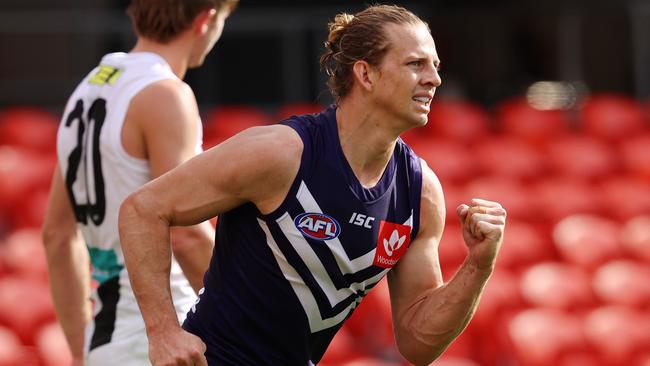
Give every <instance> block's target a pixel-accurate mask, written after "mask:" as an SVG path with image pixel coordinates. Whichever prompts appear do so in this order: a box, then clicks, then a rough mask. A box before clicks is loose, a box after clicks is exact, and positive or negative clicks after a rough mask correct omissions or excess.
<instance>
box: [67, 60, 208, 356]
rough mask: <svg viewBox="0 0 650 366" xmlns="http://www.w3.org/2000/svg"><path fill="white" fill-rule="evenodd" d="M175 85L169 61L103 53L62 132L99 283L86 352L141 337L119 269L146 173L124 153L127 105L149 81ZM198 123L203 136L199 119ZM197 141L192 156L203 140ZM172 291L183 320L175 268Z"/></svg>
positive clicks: (142, 163)
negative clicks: (123, 237)
mask: <svg viewBox="0 0 650 366" xmlns="http://www.w3.org/2000/svg"><path fill="white" fill-rule="evenodd" d="M175 78H177V77H176V75H175V74H174V73H173V72H172V70H171V68H170V67H169V65H168V64H167V63H166V61H165V60H164V59H163V58H161V57H160V56H158V55H156V54H154V53H144V52H143V53H131V54H127V53H121V52H120V53H111V54H108V55H106V56H104V57H103V58H102V60H101V62H100V64H99V66H97V67H96V68H95V69H93V70H92V71H91V72H90V74H88V76H86V77H85V78H84V79H83V80H82V82H81V83H80V84H79V86H78V87H77V88H76V89H75V91H74V92H73V94H72V95H71V97H70V98H69V100H68V103H67V105H66V108H65V112H64V115H63V118H62V121H61V124H60V126H59V131H58V137H57V154H58V161H59V166H60V168H61V174H62V176H63V180H64V182H65V184H66V187H67V190H68V195H69V197H70V200H71V203H72V206H73V208H74V210H75V215H76V217H77V222H78V227H79V228H80V230H81V232H82V234H83V238H84V240H85V242H86V245H87V247H88V251H89V254H90V259H91V262H92V265H93V272H92V274H93V278H94V279H95V280H96V281H98V282H99V288H98V290H97V292H96V293H95V294H94V295H93V296H94V297H96V300H97V301H98V302H97V306H96V314H95V321H94V323H93V324H91V327H94V329H91V330H90V331H89V332H90V333H92V336H91V339H89V340H88V343H89V344H88V346H89V347H90V350H92V349H94V348H95V347H99V346H101V345H104V344H106V343H109V342H110V341H111V339H119V338H120V337H128V336H131V335H133V334H134V333H137V332H144V323H143V321H142V319H141V318H142V317H141V315H140V312H139V309H138V305H137V303H136V301H135V297H134V295H133V291H132V289H131V286H130V283H129V279H128V275H127V273H126V268H125V266H124V258H123V255H122V250H121V248H120V242H119V233H118V222H117V221H118V213H119V208H120V205H121V203H122V202H123V201H124V199H125V198H126V197H127V196H128V195H129V194H130V193H131V192H133V191H135V190H136V189H137V188H138V187H140V186H142V185H143V184H145V183H147V182H148V181H150V180H151V173H150V167H149V162H148V161H147V160H143V159H138V158H135V157H132V156H130V155H129V154H128V153H127V152H126V151H125V150H124V147H123V145H122V142H121V132H122V126H123V124H124V119H125V116H126V113H127V110H128V107H129V103H130V102H131V100H132V98H133V97H134V96H135V95H136V94H137V93H138V92H140V91H141V90H142V89H144V88H145V87H147V86H148V85H150V84H152V83H154V82H157V81H160V80H164V79H175ZM151 108H156V106H155V105H152V106H151ZM197 124H198V125H199V131H201V129H200V126H201V122H200V119H199V118H198V117H197ZM198 141H199V143H198V146H197V152H199V151H200V149H201V147H200V146H201V138H200V136H199V139H198ZM170 148H173V147H170ZM171 289H172V296H173V298H174V301H175V306H176V311H177V313H178V314H179V317H184V316H185V313H186V312H187V310H188V309H189V307H190V306H191V304H192V303H193V302H194V301H195V299H196V297H195V295H194V292H193V291H192V289H191V287H190V285H189V283H188V281H187V280H186V279H185V277H183V275H182V271H181V269H180V267H179V265H178V264H177V262H176V261H173V262H172V272H171ZM142 336H143V337H144V334H142ZM145 352H146V350H145Z"/></svg>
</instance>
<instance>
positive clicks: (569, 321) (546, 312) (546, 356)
mask: <svg viewBox="0 0 650 366" xmlns="http://www.w3.org/2000/svg"><path fill="white" fill-rule="evenodd" d="M508 334H509V336H510V341H511V342H512V344H513V347H514V352H515V354H516V357H517V362H516V363H514V364H516V365H519V366H550V365H557V364H558V363H559V361H560V360H561V359H562V358H563V356H565V355H567V354H574V353H577V352H583V351H584V350H585V348H586V342H585V338H584V336H583V334H582V324H581V321H580V319H579V318H578V317H576V316H573V315H570V314H567V313H564V312H561V311H558V310H555V309H549V308H540V309H529V310H524V311H522V312H520V313H519V314H517V315H516V316H515V317H514V318H513V319H512V320H511V321H510V323H509V324H508Z"/></svg>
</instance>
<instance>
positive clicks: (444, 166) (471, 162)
mask: <svg viewBox="0 0 650 366" xmlns="http://www.w3.org/2000/svg"><path fill="white" fill-rule="evenodd" d="M410 146H411V148H413V150H414V151H415V152H416V154H418V156H420V157H421V158H422V159H424V161H426V162H427V165H428V166H429V167H430V168H431V170H433V172H434V173H435V174H436V175H437V176H438V178H439V179H440V180H441V181H442V182H450V183H454V184H458V183H464V182H466V181H467V180H468V179H470V178H472V177H474V176H476V163H475V158H474V156H473V155H472V154H471V153H470V152H469V151H468V149H467V148H466V147H464V146H462V145H459V144H458V143H455V142H453V141H451V140H441V139H433V138H432V139H428V140H426V141H425V140H423V139H420V140H415V141H413V143H411V144H410Z"/></svg>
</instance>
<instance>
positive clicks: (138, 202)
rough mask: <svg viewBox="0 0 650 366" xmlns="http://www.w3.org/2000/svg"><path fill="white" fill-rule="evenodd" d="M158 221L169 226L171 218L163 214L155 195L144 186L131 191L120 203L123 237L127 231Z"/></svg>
mask: <svg viewBox="0 0 650 366" xmlns="http://www.w3.org/2000/svg"><path fill="white" fill-rule="evenodd" d="M156 221H158V222H161V221H162V222H164V223H165V224H166V225H167V226H169V220H167V219H166V218H165V216H164V215H162V214H161V210H160V205H159V204H158V201H157V200H156V198H155V197H154V195H153V194H151V193H149V192H147V191H146V190H144V189H142V188H140V189H138V190H136V191H135V192H133V193H131V194H130V195H129V196H128V197H127V198H126V199H125V200H124V201H123V202H122V204H121V205H120V211H119V215H118V229H119V232H120V236H121V237H122V236H124V235H125V234H127V233H133V232H139V231H140V229H141V228H143V227H145V226H146V225H149V224H150V223H151V222H156Z"/></svg>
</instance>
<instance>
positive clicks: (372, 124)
mask: <svg viewBox="0 0 650 366" xmlns="http://www.w3.org/2000/svg"><path fill="white" fill-rule="evenodd" d="M336 120H337V127H338V133H339V140H340V141H341V148H342V149H343V154H344V155H345V158H346V159H347V161H348V163H349V164H350V167H351V168H352V171H354V174H355V175H356V177H357V179H358V180H359V182H361V184H362V185H363V186H364V187H366V188H368V187H373V186H375V185H376V184H377V183H378V182H379V180H380V179H381V176H382V175H383V173H384V170H385V169H386V166H387V165H388V162H389V161H390V158H391V157H392V155H393V151H394V149H395V143H396V142H397V138H398V137H399V132H398V131H392V130H390V129H389V128H387V127H386V126H389V124H387V123H385V122H386V121H383V120H382V119H381V116H378V115H374V114H373V113H372V109H371V108H366V107H362V106H355V105H354V102H353V101H349V100H348V101H341V102H340V103H339V106H338V108H337V111H336Z"/></svg>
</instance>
